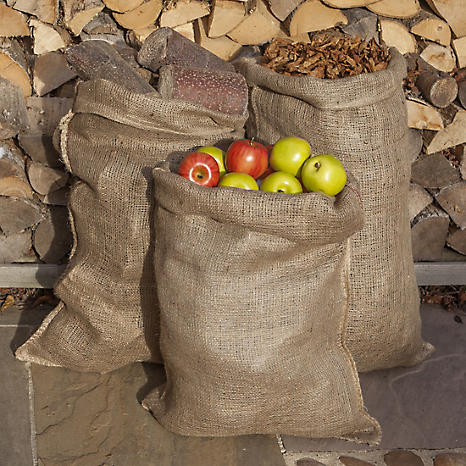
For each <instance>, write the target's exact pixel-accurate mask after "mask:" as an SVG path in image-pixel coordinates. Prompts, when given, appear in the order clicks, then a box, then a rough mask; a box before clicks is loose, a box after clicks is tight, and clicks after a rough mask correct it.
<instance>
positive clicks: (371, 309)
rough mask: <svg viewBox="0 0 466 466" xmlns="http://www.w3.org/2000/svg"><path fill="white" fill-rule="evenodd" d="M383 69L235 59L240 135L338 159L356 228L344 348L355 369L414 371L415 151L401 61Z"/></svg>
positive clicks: (421, 352)
mask: <svg viewBox="0 0 466 466" xmlns="http://www.w3.org/2000/svg"><path fill="white" fill-rule="evenodd" d="M390 52H391V56H392V58H391V60H390V63H389V65H388V68H387V69H386V70H383V71H377V72H374V73H370V74H361V75H358V76H353V77H348V78H342V79H335V80H325V79H319V78H314V77H307V76H306V77H294V76H285V75H281V74H278V73H276V72H274V71H271V70H269V69H267V68H265V67H263V66H260V65H259V64H258V63H257V62H256V61H255V60H254V59H243V60H242V61H241V62H240V63H239V65H238V68H239V71H240V72H241V73H242V74H243V75H244V76H245V77H246V81H247V83H248V86H249V87H250V108H249V113H250V120H249V122H248V123H247V125H248V126H247V130H248V134H249V136H254V137H255V138H256V139H257V140H258V141H262V142H267V143H274V142H276V141H277V140H278V139H279V138H281V137H284V136H299V137H302V138H305V139H307V140H308V141H309V142H310V144H311V146H312V148H313V153H314V154H330V155H334V156H336V157H338V158H339V159H340V160H341V161H342V162H343V163H344V165H345V166H346V167H347V168H348V169H349V170H351V171H352V173H353V174H354V175H355V176H356V178H357V179H358V181H359V183H360V186H361V195H362V201H363V207H364V213H365V226H364V228H363V229H362V231H361V232H359V233H357V234H356V235H355V236H354V237H353V239H352V253H351V270H350V282H351V286H350V310H349V318H348V331H347V336H346V343H347V345H348V348H349V350H350V351H351V354H352V355H353V357H354V360H355V362H356V365H357V368H358V370H359V371H368V370H373V369H382V368H389V367H394V366H400V365H406V366H409V365H414V364H416V363H418V362H420V361H422V360H423V359H424V358H425V357H426V356H427V355H428V354H430V352H431V351H432V349H433V348H432V346H431V345H430V344H428V343H425V342H424V341H423V340H422V338H421V321H420V314H419V296H418V290H417V284H416V277H415V274H414V264H413V259H412V252H411V235H410V224H409V218H408V211H407V208H408V202H407V198H408V189H409V179H410V165H411V160H412V155H413V152H414V150H415V148H414V147H413V144H412V140H411V139H410V136H409V130H408V126H407V118H406V109H405V99H404V94H403V91H402V79H403V77H404V76H405V74H406V65H405V61H404V59H403V57H402V56H401V55H400V54H399V53H398V52H397V51H396V50H395V49H391V50H390Z"/></svg>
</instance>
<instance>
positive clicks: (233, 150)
mask: <svg viewBox="0 0 466 466" xmlns="http://www.w3.org/2000/svg"><path fill="white" fill-rule="evenodd" d="M225 158H226V167H227V170H228V171H229V172H237V173H246V174H247V175H250V176H252V177H253V178H254V179H257V178H259V177H260V176H261V175H262V174H263V173H264V172H265V170H267V167H268V166H269V153H268V151H267V148H266V147H265V146H263V145H262V144H260V143H258V142H256V141H254V140H252V139H251V140H249V139H239V140H238V141H235V142H234V143H233V144H231V145H230V147H229V148H228V150H227V153H226V156H225Z"/></svg>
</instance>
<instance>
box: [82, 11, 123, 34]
mask: <svg viewBox="0 0 466 466" xmlns="http://www.w3.org/2000/svg"><path fill="white" fill-rule="evenodd" d="M83 32H85V33H86V34H90V35H93V34H119V33H120V32H121V31H120V30H119V29H118V26H117V23H116V22H115V21H114V20H113V18H112V17H111V15H110V14H109V13H107V12H106V11H101V12H100V13H99V14H98V15H97V16H95V17H94V18H93V19H92V20H91V21H90V22H89V23H88V24H86V25H85V26H84V28H83Z"/></svg>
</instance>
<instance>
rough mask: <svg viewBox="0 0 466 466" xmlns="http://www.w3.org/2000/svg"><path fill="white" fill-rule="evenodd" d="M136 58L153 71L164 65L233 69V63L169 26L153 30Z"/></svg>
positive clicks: (220, 69) (221, 69)
mask: <svg viewBox="0 0 466 466" xmlns="http://www.w3.org/2000/svg"><path fill="white" fill-rule="evenodd" d="M137 59H138V62H139V64H140V65H142V66H144V67H145V68H147V69H149V70H151V71H153V72H157V71H158V69H159V68H160V67H161V66H164V65H179V66H190V67H193V68H200V69H212V70H219V71H234V67H233V65H231V64H230V63H227V62H226V61H224V60H222V59H221V58H219V57H217V56H216V55H214V54H213V53H211V52H209V51H208V50H206V49H204V48H203V47H201V46H199V45H197V44H195V43H193V42H192V41H190V40H189V39H187V38H186V37H183V36H182V35H181V34H179V33H177V32H176V31H174V30H173V29H170V28H160V29H157V30H156V31H154V32H153V33H152V34H151V35H150V36H149V37H148V38H147V39H146V41H145V42H144V44H143V46H142V47H141V50H140V51H139V53H138V58H137Z"/></svg>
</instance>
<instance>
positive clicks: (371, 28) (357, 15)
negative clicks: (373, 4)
mask: <svg viewBox="0 0 466 466" xmlns="http://www.w3.org/2000/svg"><path fill="white" fill-rule="evenodd" d="M337 3H340V2H337ZM343 14H344V15H345V16H346V18H347V19H348V24H347V25H346V26H343V27H342V30H343V32H344V33H346V34H349V35H350V36H351V37H354V38H356V37H361V38H362V39H364V40H367V41H369V40H371V39H374V40H375V41H376V42H377V43H378V42H379V32H378V29H377V15H375V14H374V13H371V12H370V11H367V10H365V9H364V8H351V9H348V10H346V11H344V12H343Z"/></svg>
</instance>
